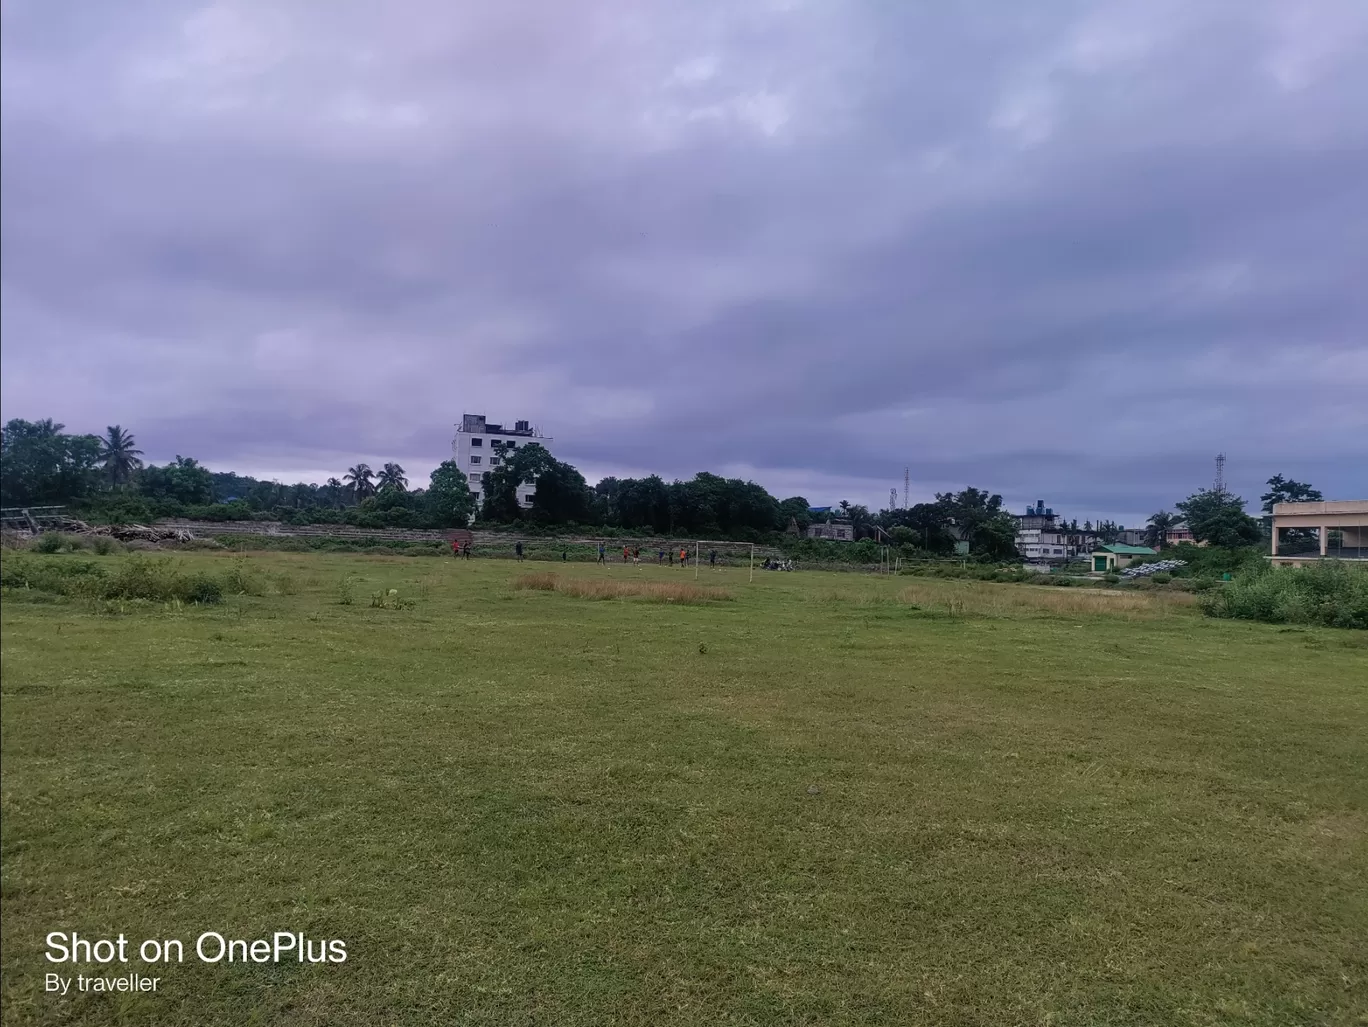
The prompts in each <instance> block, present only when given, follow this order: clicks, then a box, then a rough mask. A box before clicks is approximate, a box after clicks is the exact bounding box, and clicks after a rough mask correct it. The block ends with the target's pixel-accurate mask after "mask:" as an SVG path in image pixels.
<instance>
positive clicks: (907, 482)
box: [903, 467, 912, 510]
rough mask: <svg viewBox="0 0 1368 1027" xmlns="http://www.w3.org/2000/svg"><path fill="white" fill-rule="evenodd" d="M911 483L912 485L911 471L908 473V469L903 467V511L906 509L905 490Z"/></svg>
mask: <svg viewBox="0 0 1368 1027" xmlns="http://www.w3.org/2000/svg"><path fill="white" fill-rule="evenodd" d="M911 483H912V473H911V471H910V470H909V469H908V468H906V467H904V468H903V509H904V510H906V509H907V490H908V486H909V485H910V484H911Z"/></svg>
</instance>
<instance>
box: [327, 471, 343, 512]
mask: <svg viewBox="0 0 1368 1027" xmlns="http://www.w3.org/2000/svg"><path fill="white" fill-rule="evenodd" d="M344 490H345V487H344V486H343V484H342V480H341V479H340V478H329V479H328V483H327V484H326V485H324V486H323V491H324V493H325V494H326V495H327V497H328V505H329V506H341V505H342V494H343V492H344Z"/></svg>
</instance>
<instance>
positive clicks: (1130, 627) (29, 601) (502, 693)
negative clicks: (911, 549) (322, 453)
mask: <svg viewBox="0 0 1368 1027" xmlns="http://www.w3.org/2000/svg"><path fill="white" fill-rule="evenodd" d="M35 559H42V560H51V561H61V560H71V559H75V558H74V557H71V556H63V555H56V556H46V557H35ZM102 559H105V560H107V561H110V562H111V564H114V563H117V561H120V560H123V559H125V558H123V557H116V556H111V557H105V558H102ZM180 559H182V560H183V566H184V569H185V571H186V572H187V573H193V572H197V571H202V570H207V571H209V572H211V573H213V574H215V575H222V574H224V573H225V572H228V571H229V569H230V568H232V567H234V566H235V565H234V564H233V562H232V561H233V558H231V557H228V556H225V555H212V554H194V555H188V556H185V557H182V558H180ZM248 563H249V565H250V568H249V569H250V571H251V572H253V573H254V574H255V576H256V578H257V580H259V581H260V582H262V583H263V586H264V587H263V588H262V589H260V591H262V592H263V593H264V594H262V595H260V596H243V595H227V596H225V600H224V602H223V604H222V605H220V606H216V607H197V606H193V605H189V604H185V605H174V604H173V605H172V606H166V605H161V604H147V603H139V602H136V601H134V602H129V603H120V602H116V601H107V600H104V601H99V602H98V603H95V602H94V601H91V602H89V603H82V602H80V601H77V600H69V599H54V598H52V597H50V596H46V595H45V594H44V593H39V592H25V591H22V590H18V591H15V590H11V591H9V592H7V593H6V595H5V601H4V604H3V631H4V638H3V643H4V653H3V656H4V664H3V675H4V680H3V693H4V694H3V705H2V707H0V709H2V710H3V761H4V785H3V943H2V946H3V951H2V956H3V1021H4V1023H5V1024H30V1023H33V1024H37V1023H44V1024H48V1023H55V1024H62V1023H70V1024H106V1023H108V1024H156V1025H158V1027H169V1025H187V1027H189V1025H196V1027H199V1025H205V1024H245V1023H260V1024H310V1025H325V1024H326V1025H366V1027H375V1025H386V1024H415V1025H419V1024H422V1025H426V1024H444V1025H445V1024H480V1025H500V1027H503V1025H522V1024H527V1025H531V1024H539V1025H540V1024H546V1025H556V1027H565V1025H578V1024H595V1025H598V1024H617V1025H638V1024H640V1025H685V1024H687V1025H694V1024H757V1025H762V1024H763V1025H769V1024H813V1025H817V1024H822V1025H826V1024H880V1025H882V1024H965V1025H977V1024H984V1025H1009V1024H1022V1025H1044V1024H1051V1025H1055V1027H1062V1025H1080V1027H1081V1025H1104V1024H1105V1025H1132V1024H1158V1025H1182V1024H1200V1025H1218V1024H1219V1025H1226V1024H1266V1025H1276V1027H1288V1025H1312V1024H1315V1025H1325V1024H1333V1025H1348V1024H1363V1023H1368V1019H1365V1014H1366V1013H1368V944H1365V938H1366V937H1368V771H1366V770H1365V768H1366V767H1368V762H1366V761H1368V636H1365V633H1364V632H1358V631H1345V630H1332V629H1319V628H1304V629H1303V628H1298V629H1289V628H1279V627H1275V626H1270V625H1263V624H1255V623H1244V622H1238V621H1219V620H1212V619H1206V618H1203V617H1201V615H1200V614H1199V613H1197V612H1196V610H1195V607H1194V606H1191V605H1188V604H1190V603H1191V602H1192V597H1190V596H1186V595H1183V594H1177V595H1174V594H1169V593H1159V592H1156V593H1150V594H1141V593H1132V594H1121V593H1117V592H1113V591H1107V590H1101V589H1055V588H1043V587H1033V586H1027V585H995V584H985V583H978V582H956V581H945V582H941V581H928V580H920V581H913V580H910V579H908V578H891V579H890V578H876V577H857V576H851V575H826V574H819V573H798V574H773V573H768V574H766V573H757V575H756V580H755V583H754V584H749V583H747V581H746V575H745V573H744V572H736V571H727V572H723V573H716V574H710V573H709V572H708V571H707V569H706V568H705V569H704V570H703V572H702V574H701V575H700V583H701V584H704V585H710V586H711V585H719V586H722V587H725V590H726V591H727V592H728V593H730V598H729V599H725V600H722V601H704V602H698V603H692V604H676V603H671V602H667V601H650V597H646V596H643V597H630V596H628V597H624V598H614V599H607V600H603V599H596V598H586V597H585V596H586V595H590V596H592V595H594V594H596V593H595V592H594V591H593V590H592V589H588V590H584V591H582V593H581V594H576V593H575V592H574V591H570V590H548V589H515V588H513V587H512V584H513V581H514V579H515V577H517V576H518V575H519V574H522V573H524V572H528V571H535V570H544V569H548V568H549V569H551V570H553V571H555V572H556V573H557V574H558V575H566V576H569V577H572V578H575V579H584V580H590V581H592V580H606V579H611V580H623V579H626V578H628V577H629V576H634V575H635V576H639V577H640V578H641V579H642V580H649V581H679V582H684V581H690V582H691V581H692V580H693V573H692V571H689V572H681V571H679V570H678V569H673V570H671V569H669V568H655V567H653V566H651V567H643V568H642V569H641V570H639V571H638V570H634V569H632V568H624V567H622V566H621V565H616V566H610V567H609V568H606V569H605V568H597V567H592V566H590V567H575V566H573V565H571V566H570V567H569V568H562V567H560V566H559V565H557V566H555V567H550V566H549V565H547V564H528V565H524V566H518V565H516V564H513V563H511V562H507V561H480V560H474V561H471V562H469V563H466V562H464V561H462V562H457V561H454V560H445V561H436V560H434V561H426V560H425V561H414V560H410V559H404V558H398V557H378V556H340V555H330V556H329V555H288V554H275V555H270V556H257V557H251V558H248ZM347 578H351V580H352V584H351V586H350V592H351V594H352V596H353V601H352V602H351V603H350V604H349V605H344V604H342V603H341V602H340V599H341V597H342V596H343V595H345V594H346V593H347V591H348V590H347V589H344V588H342V587H341V583H342V582H343V581H344V579H347ZM390 589H395V590H396V592H395V594H394V596H390V593H389V590H390ZM375 592H381V593H382V595H383V596H385V597H386V598H387V599H397V600H400V601H399V602H387V603H386V605H385V606H384V607H379V608H377V607H372V606H371V605H370V601H371V596H372V595H373V594H374V593H375ZM44 600H47V601H44ZM56 930H67V931H70V930H77V931H79V932H81V933H82V934H83V935H87V936H95V937H98V936H100V935H104V934H110V935H112V934H116V933H117V932H119V931H123V932H124V933H125V934H126V935H128V936H129V937H130V938H132V939H142V938H145V937H168V936H172V937H180V938H183V939H185V940H187V941H191V940H193V938H194V937H195V936H196V935H198V934H199V933H200V932H201V931H208V930H217V931H220V932H221V933H223V934H225V935H227V936H229V937H234V938H248V939H250V938H257V937H262V936H266V935H269V934H270V932H272V931H276V930H286V931H303V932H305V933H306V934H307V935H308V936H309V937H310V938H341V939H344V940H345V941H346V943H347V952H348V954H349V958H348V959H347V961H346V962H345V963H344V964H342V965H340V966H317V967H309V966H305V967H300V966H299V965H297V964H294V963H285V964H281V965H271V964H266V965H264V966H258V965H246V966H242V965H234V966H226V965H222V964H220V965H201V964H198V963H196V962H193V961H187V962H186V963H184V964H183V965H179V966H171V967H164V968H160V969H152V968H146V967H143V966H142V965H140V964H134V965H133V966H131V967H130V968H128V969H132V970H135V971H137V972H139V973H143V974H151V975H156V976H159V977H160V978H161V983H160V985H159V987H158V992H157V993H156V994H155V995H142V996H121V997H116V998H109V997H105V996H97V995H93V994H85V995H74V994H73V995H68V996H67V997H66V998H64V999H62V998H57V997H54V996H51V995H45V994H44V993H43V992H42V987H43V975H44V974H45V973H47V972H49V971H51V970H54V969H59V968H56V967H53V966H52V965H51V964H48V963H47V962H46V961H45V960H44V958H43V951H44V949H43V938H44V936H45V935H46V934H47V932H49V931H56ZM117 969H118V968H116V970H112V971H106V972H117ZM64 972H68V973H69V972H71V971H70V970H69V969H68V970H66V971H64Z"/></svg>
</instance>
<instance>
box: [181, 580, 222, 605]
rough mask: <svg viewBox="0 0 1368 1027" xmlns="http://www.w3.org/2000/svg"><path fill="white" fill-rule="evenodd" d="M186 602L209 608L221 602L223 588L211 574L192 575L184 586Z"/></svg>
mask: <svg viewBox="0 0 1368 1027" xmlns="http://www.w3.org/2000/svg"><path fill="white" fill-rule="evenodd" d="M185 599H186V601H187V602H191V603H200V604H202V605H205V606H211V605H213V604H215V603H221V602H223V586H222V585H220V584H219V583H218V580H217V579H216V578H214V576H213V575H211V574H205V573H203V572H201V573H199V574H195V575H192V576H191V577H190V578H189V579H188V580H187V581H186V585H185Z"/></svg>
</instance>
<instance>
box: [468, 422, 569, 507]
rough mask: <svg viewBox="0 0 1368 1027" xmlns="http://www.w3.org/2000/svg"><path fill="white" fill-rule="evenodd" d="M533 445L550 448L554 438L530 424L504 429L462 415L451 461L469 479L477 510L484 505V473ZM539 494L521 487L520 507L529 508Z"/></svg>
mask: <svg viewBox="0 0 1368 1027" xmlns="http://www.w3.org/2000/svg"><path fill="white" fill-rule="evenodd" d="M532 442H535V443H537V444H538V445H540V446H544V447H545V448H546V449H548V450H549V449H550V448H551V436H549V435H543V434H542V433H541V431H540V430H539V429H537V428H534V427H532V425H531V424H529V423H528V422H527V421H514V422H513V427H512V428H505V427H504V426H503V425H502V424H491V423H490V422H489V421H487V420H486V419H485V415H484V414H462V415H461V423H460V424H458V425H456V437H455V438H454V439H453V440H452V441H451V452H452V459H454V460H455V461H456V466H457V467H459V468H460V469H461V470H462V471H464V472H465V475H466V477H467V478H469V479H470V494H471V495H472V496H473V497H474V499H475V508H476V509H477V510H478V509H479V508H480V504H481V503H482V502H483V501H484V487H483V480H484V478H483V475H484V473H485V472H486V471H493V470H496V469H497V468H498V467H499V465H500V463H501V462H502V461H503V460H504V459H505V458H506V456H507V454H508V453H509V452H510V451H511V450H514V449H517V448H519V447H520V446H526V445H528V444H529V443H532ZM536 491H537V489H536V486H535V485H519V486H518V505H519V506H521V507H523V508H524V509H526V508H528V507H530V506H531V505H532V496H533V494H534V493H535V492H536Z"/></svg>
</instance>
